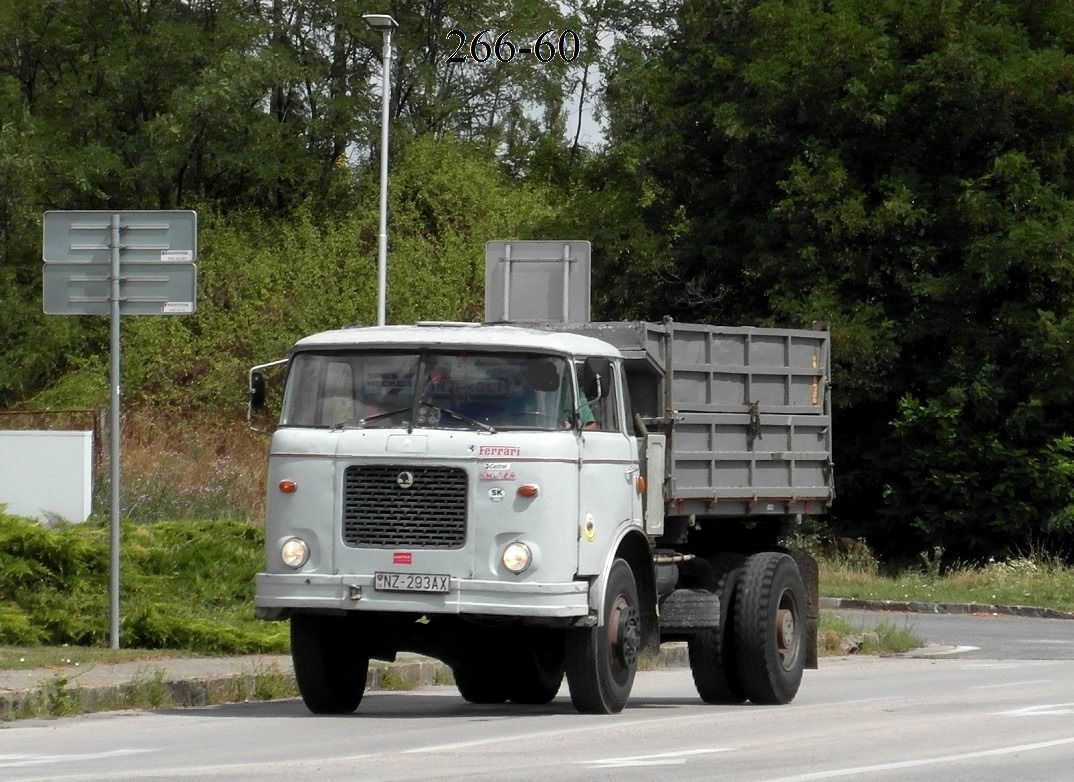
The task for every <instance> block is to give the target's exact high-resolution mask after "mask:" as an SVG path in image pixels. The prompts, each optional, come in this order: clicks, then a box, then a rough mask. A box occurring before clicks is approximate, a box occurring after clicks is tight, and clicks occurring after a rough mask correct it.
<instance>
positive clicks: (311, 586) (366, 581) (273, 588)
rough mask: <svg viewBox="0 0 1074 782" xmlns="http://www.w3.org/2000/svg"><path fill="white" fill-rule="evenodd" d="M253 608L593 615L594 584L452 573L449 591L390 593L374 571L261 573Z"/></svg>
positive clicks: (272, 612)
mask: <svg viewBox="0 0 1074 782" xmlns="http://www.w3.org/2000/svg"><path fill="white" fill-rule="evenodd" d="M256 588H257V591H256V594H255V597H254V610H255V612H256V614H257V616H258V617H260V618H262V619H280V618H283V617H284V616H286V615H287V614H289V613H290V609H300V610H316V611H379V612H390V613H419V614H473V615H483V616H503V617H519V618H523V617H532V618H549V619H552V618H558V619H570V618H580V617H586V616H588V615H589V583H588V582H586V581H569V582H566V583H555V584H544V583H539V582H538V583H534V582H526V583H510V582H505V581H478V580H474V579H461V578H452V579H451V583H450V586H449V591H448V592H446V593H440V594H437V593H427V592H385V591H377V590H374V589H373V577H372V575H348V576H340V575H331V576H326V575H315V574H308V575H307V574H304V573H258V575H257V579H256Z"/></svg>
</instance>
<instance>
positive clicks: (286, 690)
mask: <svg viewBox="0 0 1074 782" xmlns="http://www.w3.org/2000/svg"><path fill="white" fill-rule="evenodd" d="M297 695H298V685H297V684H296V683H295V679H294V677H293V676H289V675H286V674H284V672H283V671H281V670H280V668H279V666H277V665H276V664H275V663H274V664H273V665H271V666H270V667H269V668H268V669H267V670H258V671H255V672H254V686H253V698H254V699H255V700H259V701H272V700H279V699H281V698H294V697H296V696H297Z"/></svg>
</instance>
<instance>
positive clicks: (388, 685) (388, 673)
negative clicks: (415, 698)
mask: <svg viewBox="0 0 1074 782" xmlns="http://www.w3.org/2000/svg"><path fill="white" fill-rule="evenodd" d="M418 684H419V683H418V681H417V680H415V679H411V678H407V677H404V676H400V675H399V674H398V673H396V671H395V669H394V668H390V667H385V668H382V669H381V671H380V688H381V689H382V690H397V691H405V690H413V689H414V688H415V687H417V686H418Z"/></svg>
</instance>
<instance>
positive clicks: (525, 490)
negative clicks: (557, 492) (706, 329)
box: [518, 483, 541, 497]
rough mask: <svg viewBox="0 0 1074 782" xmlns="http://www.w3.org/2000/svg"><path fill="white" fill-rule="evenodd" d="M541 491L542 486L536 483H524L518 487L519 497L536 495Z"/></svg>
mask: <svg viewBox="0 0 1074 782" xmlns="http://www.w3.org/2000/svg"><path fill="white" fill-rule="evenodd" d="M540 493H541V488H540V487H539V486H538V485H537V484H536V483H524V484H522V485H521V486H519V487H518V496H519V497H536V496H537V495H538V494H540Z"/></svg>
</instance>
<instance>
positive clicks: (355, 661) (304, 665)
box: [291, 614, 369, 714]
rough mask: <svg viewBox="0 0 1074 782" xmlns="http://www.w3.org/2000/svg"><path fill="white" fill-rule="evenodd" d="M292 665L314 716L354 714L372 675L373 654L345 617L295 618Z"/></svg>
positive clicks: (292, 624) (293, 617)
mask: <svg viewBox="0 0 1074 782" xmlns="http://www.w3.org/2000/svg"><path fill="white" fill-rule="evenodd" d="M291 661H292V663H293V664H294V668H295V680H296V681H297V682H298V691H299V692H300V693H301V694H302V700H303V702H305V704H306V708H308V709H309V710H310V711H312V712H313V713H314V714H350V713H351V712H353V711H354V710H355V709H357V708H358V704H360V703H361V702H362V695H363V693H364V692H365V681H366V677H367V676H368V674H369V654H368V653H367V652H365V651H364V650H363V649H362V648H361V646H360V644H359V643H358V641H357V639H356V636H355V633H354V632H353V625H351V623H350V622H348V620H347V619H346V618H345V617H339V616H317V615H309V614H296V615H294V616H292V617H291Z"/></svg>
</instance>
